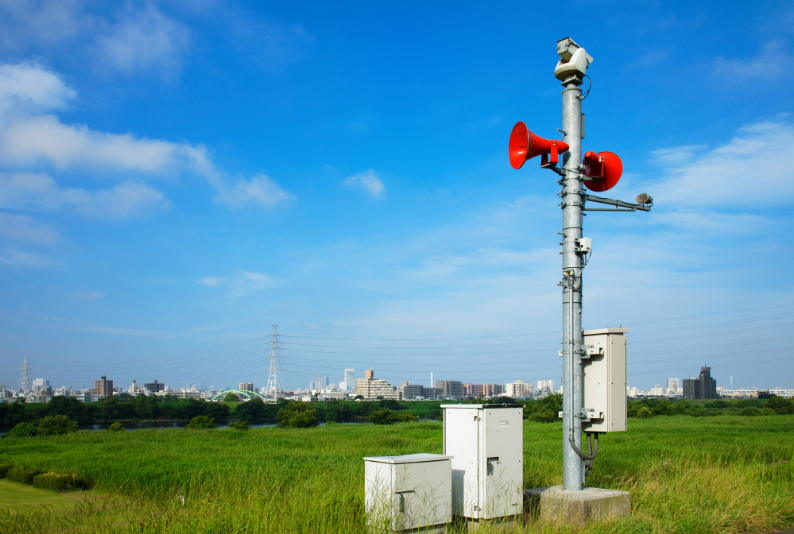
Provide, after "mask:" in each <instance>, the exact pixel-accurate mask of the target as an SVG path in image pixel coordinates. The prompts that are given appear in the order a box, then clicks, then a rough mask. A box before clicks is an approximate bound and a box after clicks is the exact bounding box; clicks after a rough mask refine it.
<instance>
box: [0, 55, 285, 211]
mask: <svg viewBox="0 0 794 534" xmlns="http://www.w3.org/2000/svg"><path fill="white" fill-rule="evenodd" d="M74 96H75V92H74V91H73V90H72V89H70V88H69V87H67V86H66V85H65V84H64V83H63V82H62V80H60V79H59V78H58V77H57V76H55V75H54V74H52V73H50V72H49V71H46V70H44V69H43V68H41V67H39V66H36V65H30V64H22V65H5V66H0V113H2V112H4V111H6V112H7V115H8V116H9V117H11V119H10V120H8V121H7V124H5V125H3V124H0V128H1V129H0V164H2V165H4V166H6V167H11V168H17V169H24V170H30V169H31V168H35V167H52V168H54V169H56V170H59V171H71V170H89V171H92V172H96V173H99V174H103V175H106V176H107V175H110V176H113V175H118V174H121V173H123V174H127V175H128V174H129V173H138V174H146V175H151V176H174V175H177V174H180V173H183V172H187V173H191V174H194V175H197V176H200V177H203V178H204V179H206V180H207V181H208V182H209V183H210V184H211V185H212V186H213V187H214V188H215V189H216V191H217V197H216V199H217V200H219V201H221V202H224V203H226V204H229V205H231V206H242V205H246V204H259V205H263V206H265V207H273V206H275V205H277V204H280V203H284V202H288V201H291V200H294V199H295V197H294V195H292V194H290V193H288V192H287V191H285V190H284V189H282V188H281V187H280V186H279V185H278V184H277V183H276V182H275V181H273V180H272V179H271V178H269V177H268V176H265V175H262V174H260V175H256V176H254V177H253V178H251V179H244V178H241V179H239V180H238V181H237V182H234V181H233V180H231V179H230V178H229V177H228V175H227V174H226V173H224V172H223V171H221V170H220V169H218V168H217V167H216V165H215V163H214V162H213V161H212V158H211V157H210V154H209V151H208V150H207V148H206V147H204V146H202V145H193V144H190V143H184V142H182V143H176V142H172V141H164V140H157V139H147V138H140V137H136V136H134V135H132V134H130V133H125V134H115V133H107V132H98V131H95V130H91V129H90V128H88V126H86V125H68V124H64V123H62V122H61V121H60V120H59V118H58V117H56V116H55V115H51V114H44V115H37V114H36V113H42V112H46V111H49V110H52V109H60V108H63V107H64V106H65V105H66V103H67V102H68V100H70V99H72V98H74ZM4 107H5V109H4Z"/></svg>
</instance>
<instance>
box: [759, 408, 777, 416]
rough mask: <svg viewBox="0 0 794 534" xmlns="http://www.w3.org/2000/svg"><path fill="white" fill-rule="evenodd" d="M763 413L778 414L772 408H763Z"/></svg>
mask: <svg viewBox="0 0 794 534" xmlns="http://www.w3.org/2000/svg"><path fill="white" fill-rule="evenodd" d="M761 415H777V414H776V413H775V410H773V409H772V408H761Z"/></svg>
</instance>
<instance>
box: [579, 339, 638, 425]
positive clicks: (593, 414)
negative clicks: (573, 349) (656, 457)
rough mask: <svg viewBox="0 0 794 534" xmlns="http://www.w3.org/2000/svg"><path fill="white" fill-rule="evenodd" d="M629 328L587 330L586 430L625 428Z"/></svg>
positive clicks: (585, 366)
mask: <svg viewBox="0 0 794 534" xmlns="http://www.w3.org/2000/svg"><path fill="white" fill-rule="evenodd" d="M628 331H629V329H628V328H601V329H599V330H585V331H584V332H583V337H584V347H585V350H584V352H585V353H584V356H583V360H582V368H583V370H584V395H583V397H584V409H585V413H586V415H587V417H586V418H585V419H584V431H585V432H625V431H626V415H627V414H626V412H627V409H626V408H627V407H626V403H627V398H626V336H624V335H623V334H625V333H628Z"/></svg>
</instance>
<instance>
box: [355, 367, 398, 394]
mask: <svg viewBox="0 0 794 534" xmlns="http://www.w3.org/2000/svg"><path fill="white" fill-rule="evenodd" d="M356 393H357V394H358V395H361V396H362V397H364V400H376V399H378V398H381V399H384V400H390V399H391V400H399V399H400V394H399V393H398V392H397V388H396V387H394V386H392V385H391V384H389V383H388V382H386V381H385V380H383V379H382V378H375V371H374V370H372V369H369V370H367V371H364V378H358V379H356Z"/></svg>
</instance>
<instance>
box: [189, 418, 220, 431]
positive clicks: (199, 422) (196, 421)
mask: <svg viewBox="0 0 794 534" xmlns="http://www.w3.org/2000/svg"><path fill="white" fill-rule="evenodd" d="M216 426H218V425H216V424H215V419H213V418H212V417H207V416H206V415H199V416H196V417H194V418H193V419H191V420H190V422H189V423H188V424H187V427H185V428H194V429H199V430H201V429H205V428H215V427H216Z"/></svg>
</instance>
